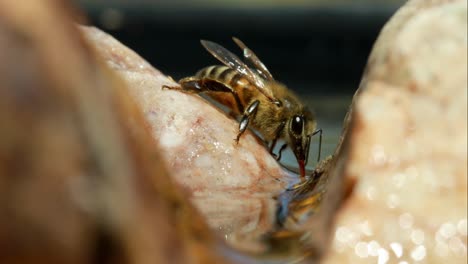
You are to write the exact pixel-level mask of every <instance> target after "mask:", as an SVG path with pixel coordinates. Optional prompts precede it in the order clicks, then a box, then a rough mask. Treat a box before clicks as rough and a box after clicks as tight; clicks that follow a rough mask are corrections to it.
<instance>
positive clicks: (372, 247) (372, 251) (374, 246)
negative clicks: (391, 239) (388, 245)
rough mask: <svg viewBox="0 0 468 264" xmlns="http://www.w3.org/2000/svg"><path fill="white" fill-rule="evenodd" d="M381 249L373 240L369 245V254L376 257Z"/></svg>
mask: <svg viewBox="0 0 468 264" xmlns="http://www.w3.org/2000/svg"><path fill="white" fill-rule="evenodd" d="M379 249H380V245H379V243H378V242H377V241H375V240H372V241H371V242H369V244H367V252H369V255H371V256H374V257H376V256H378V255H379Z"/></svg>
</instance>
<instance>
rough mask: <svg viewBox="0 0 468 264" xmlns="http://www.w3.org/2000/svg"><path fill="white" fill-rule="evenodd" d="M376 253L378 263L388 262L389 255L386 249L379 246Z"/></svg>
mask: <svg viewBox="0 0 468 264" xmlns="http://www.w3.org/2000/svg"><path fill="white" fill-rule="evenodd" d="M378 255H379V258H378V261H377V263H378V264H385V263H387V262H388V259H389V256H388V251H387V250H385V249H383V248H380V249H379V253H378Z"/></svg>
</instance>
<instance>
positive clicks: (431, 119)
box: [324, 0, 467, 263]
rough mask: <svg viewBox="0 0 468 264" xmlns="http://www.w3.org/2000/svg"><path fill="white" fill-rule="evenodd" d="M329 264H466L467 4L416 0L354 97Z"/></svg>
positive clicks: (384, 36)
mask: <svg viewBox="0 0 468 264" xmlns="http://www.w3.org/2000/svg"><path fill="white" fill-rule="evenodd" d="M345 140H346V141H347V143H348V145H347V146H348V154H347V156H348V160H347V161H346V165H345V166H344V176H345V178H346V179H354V180H355V182H356V185H355V188H354V191H353V193H352V194H351V196H350V197H349V198H348V200H346V201H345V203H344V204H343V206H342V208H341V209H340V210H339V211H338V214H337V216H336V219H335V221H336V225H335V232H334V236H333V238H332V243H331V249H330V250H329V252H328V254H327V256H326V257H325V259H324V263H466V262H467V236H466V233H467V232H466V228H467V227H466V222H467V220H466V218H467V3H466V1H422V0H416V1H409V2H408V3H407V4H406V5H405V6H403V7H402V8H401V9H400V10H399V11H398V12H397V13H396V14H395V16H394V17H393V18H392V19H391V21H390V22H389V23H388V24H387V25H386V26H385V27H384V29H383V31H382V33H381V35H380V37H379V39H378V40H377V42H376V44H375V47H374V49H373V52H372V54H371V56H370V58H369V63H368V66H367V70H366V74H365V76H364V78H363V81H362V83H361V87H360V91H359V92H358V93H357V95H356V99H355V103H354V108H353V115H352V122H351V123H350V127H349V134H348V135H347V138H346V139H345Z"/></svg>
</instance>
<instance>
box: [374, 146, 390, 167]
mask: <svg viewBox="0 0 468 264" xmlns="http://www.w3.org/2000/svg"><path fill="white" fill-rule="evenodd" d="M371 161H372V163H374V164H375V165H377V166H379V165H383V164H384V163H385V162H387V155H386V154H385V149H384V147H383V146H381V145H375V146H374V148H373V150H372V158H371Z"/></svg>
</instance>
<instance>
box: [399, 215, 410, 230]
mask: <svg viewBox="0 0 468 264" xmlns="http://www.w3.org/2000/svg"><path fill="white" fill-rule="evenodd" d="M399 223H400V226H401V228H405V229H407V228H411V227H412V226H413V216H412V215H410V214H409V213H404V214H402V215H400V218H399Z"/></svg>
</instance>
